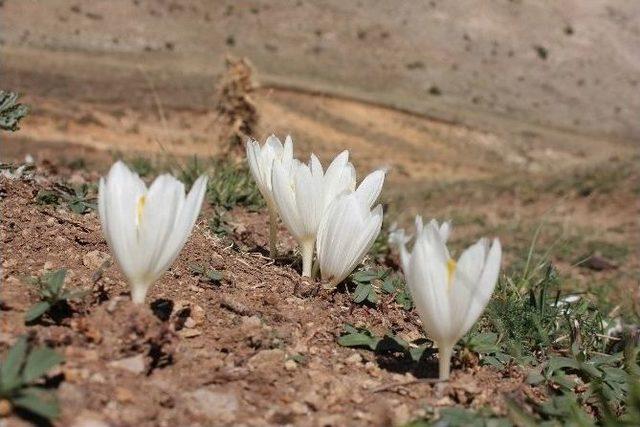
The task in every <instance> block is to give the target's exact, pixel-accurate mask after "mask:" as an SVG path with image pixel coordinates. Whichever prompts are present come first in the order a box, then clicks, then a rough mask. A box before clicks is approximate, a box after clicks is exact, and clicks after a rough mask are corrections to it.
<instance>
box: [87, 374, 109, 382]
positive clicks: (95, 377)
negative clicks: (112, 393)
mask: <svg viewBox="0 0 640 427" xmlns="http://www.w3.org/2000/svg"><path fill="white" fill-rule="evenodd" d="M89 381H91V382H93V383H98V384H104V383H105V382H106V381H107V380H106V379H105V377H104V375H102V374H101V373H100V372H96V373H95V374H93V375H91V376H90V377H89Z"/></svg>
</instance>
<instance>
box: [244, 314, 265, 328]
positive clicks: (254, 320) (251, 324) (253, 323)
mask: <svg viewBox="0 0 640 427" xmlns="http://www.w3.org/2000/svg"><path fill="white" fill-rule="evenodd" d="M260 325H261V321H260V318H259V317H258V316H248V317H247V316H243V317H242V326H243V327H245V328H259V327H260Z"/></svg>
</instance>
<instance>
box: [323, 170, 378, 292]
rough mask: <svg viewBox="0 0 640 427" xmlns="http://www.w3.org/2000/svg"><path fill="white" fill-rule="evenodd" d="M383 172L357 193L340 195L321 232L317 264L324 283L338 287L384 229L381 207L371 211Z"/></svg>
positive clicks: (324, 221)
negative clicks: (382, 228) (381, 229)
mask: <svg viewBox="0 0 640 427" xmlns="http://www.w3.org/2000/svg"><path fill="white" fill-rule="evenodd" d="M384 175H385V173H384V171H382V170H378V171H375V172H372V173H371V174H369V175H368V176H367V177H366V178H365V179H364V180H363V181H362V183H360V186H359V187H358V189H357V190H356V191H355V192H352V193H346V194H342V195H339V196H338V197H337V198H336V200H334V201H333V203H331V205H330V206H329V208H328V209H327V212H326V213H325V215H324V217H323V218H322V221H321V222H320V226H319V228H318V238H317V249H318V263H319V265H320V273H321V275H322V279H323V280H325V281H328V282H329V283H330V284H331V285H333V286H335V285H337V284H339V283H340V282H342V280H344V279H345V278H346V277H347V276H348V275H349V274H350V273H351V272H352V271H353V269H354V268H355V267H356V266H357V265H358V264H360V261H362V258H364V256H365V255H366V254H367V252H369V249H371V246H372V245H373V242H374V241H375V240H376V237H377V236H378V234H379V233H380V227H381V226H382V206H381V205H378V206H376V207H375V208H374V209H373V211H371V205H372V204H373V203H375V201H376V199H377V198H378V196H379V195H380V191H381V190H382V184H383V183H384Z"/></svg>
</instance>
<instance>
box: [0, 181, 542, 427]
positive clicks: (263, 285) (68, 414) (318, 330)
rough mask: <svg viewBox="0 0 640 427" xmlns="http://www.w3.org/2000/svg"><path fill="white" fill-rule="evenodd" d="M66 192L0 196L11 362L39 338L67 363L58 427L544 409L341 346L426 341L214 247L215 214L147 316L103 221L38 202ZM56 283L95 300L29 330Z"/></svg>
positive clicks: (245, 238)
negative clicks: (62, 272) (210, 274)
mask: <svg viewBox="0 0 640 427" xmlns="http://www.w3.org/2000/svg"><path fill="white" fill-rule="evenodd" d="M52 178H53V177H48V176H39V177H38V178H37V179H36V180H34V181H20V180H10V179H7V178H2V181H1V184H2V190H3V194H4V199H3V206H4V208H3V221H2V245H3V253H4V254H5V257H4V259H3V265H2V267H3V275H2V281H3V284H4V285H3V287H2V297H1V300H2V308H1V310H2V325H1V328H2V329H1V330H0V332H1V335H0V337H1V338H2V343H1V344H2V345H3V346H5V345H7V344H8V343H9V342H11V341H12V340H13V339H14V337H15V336H16V335H18V334H24V333H26V334H31V335H32V336H34V339H35V340H36V342H39V343H46V344H47V345H50V346H53V347H55V348H58V349H59V351H60V352H62V354H64V356H65V359H66V363H65V365H64V367H63V368H62V370H61V371H60V372H59V375H54V376H53V377H54V380H55V379H56V378H58V380H61V379H64V381H63V382H62V383H61V384H60V386H59V389H58V396H59V398H60V401H61V407H62V417H61V418H60V420H59V421H58V422H57V425H83V424H80V423H81V422H82V421H86V420H90V419H99V420H103V421H105V422H108V423H110V425H149V426H152V425H164V426H173V425H199V424H201V423H204V425H206V424H207V423H210V422H211V421H213V420H215V422H216V424H217V425H281V424H296V425H318V426H324V425H345V424H349V425H398V424H400V423H403V422H406V421H409V420H410V419H412V418H414V417H416V416H419V415H421V414H424V407H425V406H431V407H435V408H437V407H442V406H450V405H452V404H462V405H465V406H470V407H481V406H485V405H490V406H491V407H493V408H495V410H496V411H497V412H498V413H504V411H505V407H504V400H503V399H504V396H509V397H510V398H514V399H516V400H517V401H523V400H524V397H525V396H529V397H532V398H540V396H539V394H540V392H537V391H536V390H534V389H532V388H531V387H530V386H528V385H526V384H524V383H523V379H524V373H523V372H521V371H520V370H519V369H518V368H513V369H512V370H510V371H508V372H498V371H496V370H494V369H491V368H487V367H480V366H467V367H462V368H461V369H455V372H454V374H453V378H452V380H451V381H450V382H449V383H448V384H446V385H442V384H440V385H437V384H436V385H434V384H433V383H430V382H429V380H428V379H429V378H432V377H433V376H434V375H435V370H436V369H437V367H436V364H435V360H434V359H433V358H432V357H433V356H432V357H427V358H426V359H425V360H423V361H422V362H421V363H420V364H417V363H413V362H407V360H405V359H404V358H403V357H402V356H400V355H393V354H392V355H388V356H376V355H375V354H374V353H372V352H369V351H364V350H352V349H347V348H343V347H340V346H338V345H337V344H336V338H337V337H338V336H339V335H340V332H341V330H342V326H343V325H344V324H345V323H350V324H354V325H365V324H366V325H367V326H370V327H372V329H373V330H375V331H378V332H380V333H383V332H385V331H389V330H391V331H397V333H398V334H399V335H400V336H401V337H403V338H405V339H409V340H413V339H416V338H419V337H420V336H421V332H420V326H419V322H418V320H417V317H416V315H415V313H413V312H407V311H405V310H403V309H402V308H401V307H400V306H398V305H397V304H395V303H394V302H393V301H392V300H390V301H386V302H384V303H383V304H382V306H381V307H378V308H377V309H371V308H368V307H366V306H357V305H354V304H353V303H352V302H351V297H350V295H349V294H346V293H344V292H335V293H330V292H327V291H320V292H318V293H316V292H315V290H317V285H316V284H311V283H308V282H304V281H303V280H302V279H301V277H300V276H299V274H298V273H297V271H296V270H294V268H292V265H291V262H292V261H291V260H289V259H288V258H285V259H283V260H281V261H278V262H275V263H274V262H273V261H272V260H270V259H268V258H265V257H264V256H263V255H261V254H260V253H259V252H242V251H238V250H237V249H236V248H234V247H233V245H229V244H228V242H229V240H228V239H221V238H218V237H216V236H214V235H212V234H211V232H210V231H208V228H207V227H206V219H205V218H206V212H205V214H204V215H203V216H202V219H201V221H200V222H199V223H198V224H197V225H196V228H195V232H194V233H193V235H192V237H191V238H190V240H189V242H188V244H187V245H186V247H185V249H184V251H183V252H182V254H181V255H180V257H179V259H178V261H177V262H176V263H175V265H174V266H173V267H172V268H171V270H170V272H169V273H167V274H165V275H164V276H163V278H162V279H161V280H160V281H159V282H158V283H157V284H156V285H155V286H154V287H153V288H152V289H151V291H150V294H149V295H148V302H149V303H150V304H147V305H145V306H141V307H137V306H134V305H132V303H131V302H130V300H129V297H128V287H127V285H126V282H125V281H124V279H123V277H122V275H121V274H120V272H119V271H118V268H117V267H116V266H113V265H112V266H109V267H107V268H103V266H104V264H103V263H104V261H105V260H109V258H110V257H109V250H108V248H107V246H106V243H105V242H104V240H103V238H102V236H101V233H100V231H99V230H100V225H99V221H98V219H97V218H96V214H95V213H89V214H86V215H84V216H78V215H74V214H72V213H70V212H68V211H67V210H65V209H56V208H53V207H43V206H39V205H37V204H36V203H35V202H34V197H35V195H36V194H37V192H38V190H39V189H41V188H43V187H46V186H47V185H48V184H49V183H50V182H51V181H50V180H51V179H52ZM87 178H90V179H95V176H90V177H87ZM76 179H77V177H76ZM207 210H209V209H207ZM236 217H238V218H242V223H243V224H244V226H243V227H241V231H240V232H238V228H236V232H235V234H234V235H233V236H232V238H233V239H234V240H237V241H241V242H246V244H247V245H249V246H250V247H251V245H255V244H256V243H257V244H260V245H262V246H264V245H265V244H266V241H265V238H266V236H264V233H262V234H260V233H253V232H252V230H254V229H257V230H264V229H265V228H266V217H265V215H262V214H252V213H243V212H237V215H236ZM281 233H283V234H284V231H283V230H281ZM194 264H197V265H204V266H207V267H209V268H215V269H216V270H218V271H221V272H223V276H224V279H223V280H222V282H221V283H219V284H208V283H203V282H202V281H201V280H200V279H199V277H198V276H197V275H195V274H194V273H192V272H191V268H190V267H191V266H193V265H194ZM56 268H67V269H68V276H67V286H68V287H69V288H82V289H88V290H90V296H88V297H87V298H85V299H84V300H83V302H81V303H73V304H72V306H71V308H70V309H69V310H68V312H66V313H63V314H61V315H60V316H59V317H57V318H55V320H45V321H42V322H40V323H39V324H36V325H35V326H28V327H27V326H25V325H24V322H23V316H24V312H25V311H26V309H27V308H28V307H29V306H30V305H31V304H32V303H34V302H36V299H34V295H33V293H32V291H30V285H28V284H25V283H24V282H23V281H22V280H21V278H22V277H23V276H25V275H39V274H40V273H41V272H43V270H44V269H56ZM98 271H99V273H97V272H98ZM150 307H151V308H152V309H153V310H152V309H150ZM154 312H155V315H154ZM74 423H76V424H74ZM7 425H21V423H20V422H18V420H17V419H9V423H8V424H7Z"/></svg>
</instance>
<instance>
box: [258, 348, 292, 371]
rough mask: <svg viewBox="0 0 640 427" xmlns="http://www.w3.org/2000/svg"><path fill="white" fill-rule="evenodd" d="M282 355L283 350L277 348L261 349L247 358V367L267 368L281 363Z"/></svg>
mask: <svg viewBox="0 0 640 427" xmlns="http://www.w3.org/2000/svg"><path fill="white" fill-rule="evenodd" d="M284 356H285V355H284V351H282V350H280V349H277V348H274V349H270V350H261V351H259V352H258V353H256V354H255V355H254V356H252V357H251V358H250V359H249V367H250V368H253V369H261V368H264V369H269V368H271V367H272V366H274V365H278V364H280V363H282V361H283V360H284Z"/></svg>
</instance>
